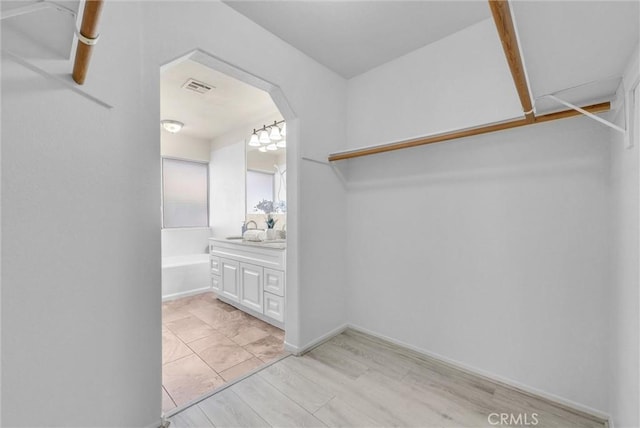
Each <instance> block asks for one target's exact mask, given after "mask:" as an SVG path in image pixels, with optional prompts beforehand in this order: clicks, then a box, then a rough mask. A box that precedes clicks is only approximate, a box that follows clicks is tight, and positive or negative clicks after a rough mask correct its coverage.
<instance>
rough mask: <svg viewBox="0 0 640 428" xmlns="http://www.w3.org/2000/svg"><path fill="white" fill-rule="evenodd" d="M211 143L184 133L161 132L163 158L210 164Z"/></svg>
mask: <svg viewBox="0 0 640 428" xmlns="http://www.w3.org/2000/svg"><path fill="white" fill-rule="evenodd" d="M210 150H211V143H210V142H209V141H208V140H203V139H201V138H195V137H191V136H189V135H186V134H184V133H181V132H179V133H177V134H172V133H170V132H167V131H164V130H162V131H161V132H160V154H161V155H162V156H166V157H171V158H178V159H188V160H195V161H200V162H209V152H210Z"/></svg>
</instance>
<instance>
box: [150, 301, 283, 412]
mask: <svg viewBox="0 0 640 428" xmlns="http://www.w3.org/2000/svg"><path fill="white" fill-rule="evenodd" d="M283 355H285V351H284V331H282V330H280V329H279V328H276V327H274V326H272V325H270V324H267V323H265V322H263V321H261V320H259V319H257V318H255V317H253V316H251V315H248V314H246V313H245V312H242V311H240V310H238V309H236V308H234V307H233V306H231V305H228V304H226V303H224V302H222V301H220V300H218V299H217V297H216V295H215V294H214V293H212V292H206V293H202V294H198V295H195V296H189V297H184V298H181V299H176V300H171V301H168V302H164V303H163V304H162V410H163V411H164V412H167V411H168V410H171V409H173V408H175V407H176V406H181V405H183V404H186V403H188V402H189V401H192V400H194V399H196V398H198V397H200V396H202V395H204V394H206V393H208V392H210V391H212V390H213V389H215V388H218V387H220V386H222V385H224V384H225V383H226V382H229V381H231V380H233V379H236V378H238V377H240V376H243V375H245V374H247V373H249V372H250V371H252V370H254V369H255V368H257V367H259V366H261V365H263V364H265V363H268V362H270V361H273V360H275V359H277V358H280V357H281V356H283Z"/></svg>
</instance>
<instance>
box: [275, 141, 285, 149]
mask: <svg viewBox="0 0 640 428" xmlns="http://www.w3.org/2000/svg"><path fill="white" fill-rule="evenodd" d="M276 146H278V147H279V148H281V149H284V148H286V147H287V140H285V139H282V140H280V141H278V142H277V143H276Z"/></svg>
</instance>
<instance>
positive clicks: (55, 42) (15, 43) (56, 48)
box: [0, 0, 80, 60]
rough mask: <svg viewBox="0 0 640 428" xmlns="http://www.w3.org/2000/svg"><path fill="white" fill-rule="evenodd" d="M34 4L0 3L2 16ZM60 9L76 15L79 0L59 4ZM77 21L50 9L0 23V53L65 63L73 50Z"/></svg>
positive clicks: (65, 0)
mask: <svg viewBox="0 0 640 428" xmlns="http://www.w3.org/2000/svg"><path fill="white" fill-rule="evenodd" d="M34 3H37V2H36V1H32V0H29V1H26V0H20V1H5V0H2V1H0V11H1V12H2V13H3V14H4V13H6V12H9V11H14V12H15V10H17V9H19V8H24V7H26V6H29V5H32V4H34ZM56 3H58V4H59V5H61V6H63V7H64V8H67V9H68V10H70V11H72V12H73V13H75V14H77V13H78V8H79V4H80V2H79V0H60V1H57V2H56ZM75 26H76V18H75V17H74V16H73V15H72V14H70V13H68V12H67V11H64V12H61V11H59V10H56V9H55V8H53V7H50V8H45V9H40V10H37V11H34V12H31V13H28V14H24V15H19V16H14V17H9V18H6V19H3V20H2V25H1V27H2V49H6V50H9V51H11V52H12V53H14V54H16V55H18V56H20V57H23V58H26V59H30V60H41V59H43V60H68V59H69V57H70V55H71V51H72V48H73V39H74V31H75Z"/></svg>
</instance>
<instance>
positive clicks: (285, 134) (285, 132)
mask: <svg viewBox="0 0 640 428" xmlns="http://www.w3.org/2000/svg"><path fill="white" fill-rule="evenodd" d="M280 135H282V136H283V137H286V136H287V122H285V123H283V124H282V129H281V130H280Z"/></svg>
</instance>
